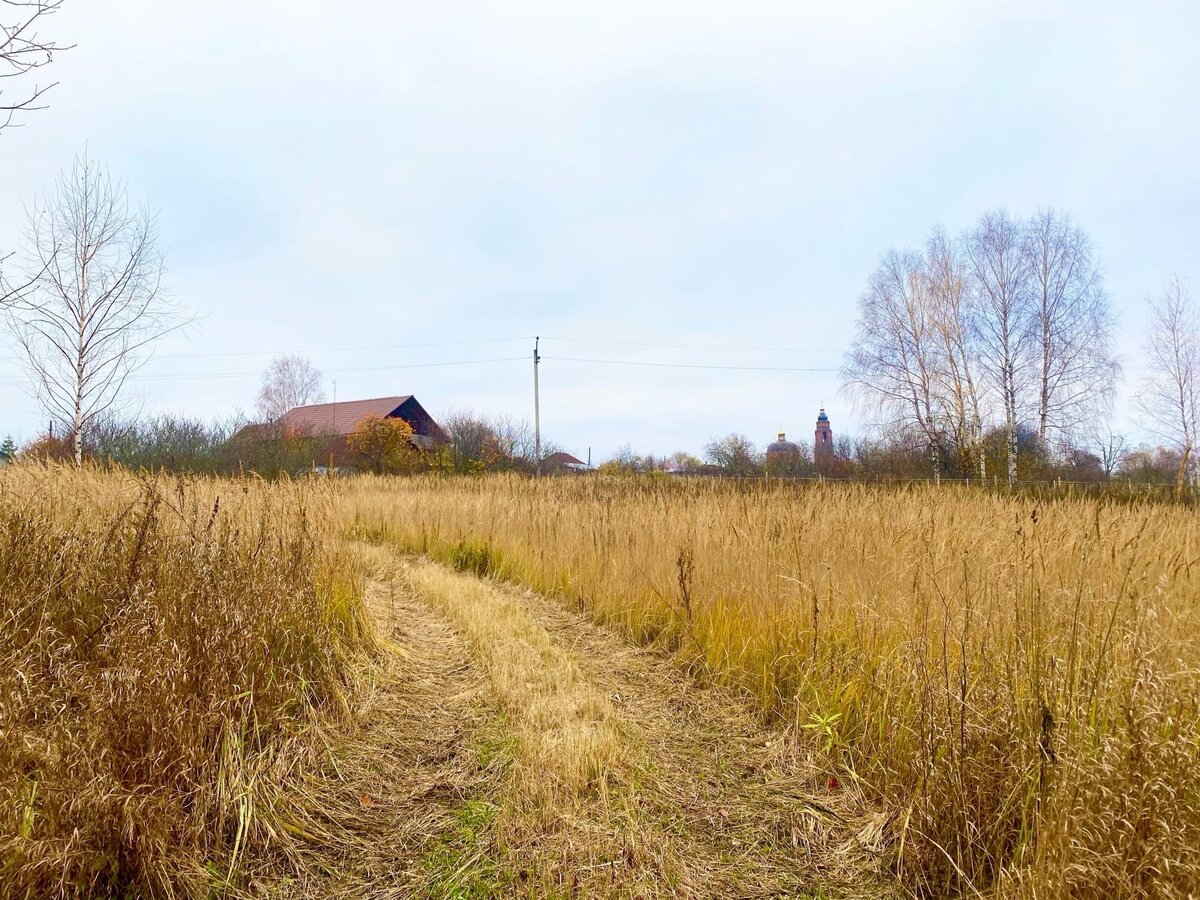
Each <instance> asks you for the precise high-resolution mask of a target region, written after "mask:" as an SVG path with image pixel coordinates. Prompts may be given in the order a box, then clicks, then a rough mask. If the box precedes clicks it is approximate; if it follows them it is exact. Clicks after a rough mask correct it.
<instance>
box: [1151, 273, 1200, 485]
mask: <svg viewBox="0 0 1200 900" xmlns="http://www.w3.org/2000/svg"><path fill="white" fill-rule="evenodd" d="M1149 305H1150V327H1149V331H1148V333H1147V336H1146V347H1145V363H1146V368H1147V375H1146V379H1145V382H1144V383H1143V385H1142V390H1141V393H1140V394H1139V396H1138V401H1139V403H1140V405H1141V407H1142V409H1143V410H1144V411H1145V413H1146V416H1147V418H1148V419H1149V424H1150V425H1151V426H1152V428H1153V429H1154V430H1155V431H1156V432H1157V433H1158V434H1159V435H1160V436H1162V437H1163V438H1165V439H1166V440H1168V441H1170V442H1171V443H1172V444H1173V445H1174V446H1175V447H1176V448H1177V449H1178V450H1179V451H1180V453H1182V455H1183V459H1182V463H1181V464H1180V469H1179V475H1180V479H1182V478H1184V477H1185V476H1186V474H1187V473H1188V472H1189V471H1191V470H1195V469H1196V459H1195V454H1196V442H1197V439H1198V438H1200V309H1197V307H1196V304H1195V303H1194V302H1193V300H1192V298H1191V295H1190V294H1189V293H1188V291H1187V288H1185V287H1184V285H1183V283H1182V282H1181V281H1180V280H1179V279H1178V278H1176V279H1175V280H1173V281H1172V282H1170V283H1169V284H1168V285H1167V287H1166V288H1165V289H1164V290H1163V293H1162V296H1161V297H1159V298H1158V299H1157V300H1156V299H1154V298H1150V299H1149Z"/></svg>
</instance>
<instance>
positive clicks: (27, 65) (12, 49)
mask: <svg viewBox="0 0 1200 900" xmlns="http://www.w3.org/2000/svg"><path fill="white" fill-rule="evenodd" d="M61 6H62V0H2V2H0V80H3V82H7V80H8V79H20V78H21V76H23V75H27V74H28V73H30V72H32V71H34V70H35V69H41V68H43V67H45V66H48V65H50V63H51V62H53V61H54V54H55V53H56V52H58V51H59V50H66V49H69V48H67V47H63V46H60V45H59V44H57V43H55V42H54V41H52V40H48V39H46V38H44V37H42V35H41V34H40V33H39V32H38V26H39V25H41V24H43V23H44V22H45V20H46V18H47V17H48V16H50V15H52V14H54V13H56V12H58V10H59V8H60V7H61ZM52 87H54V85H53V84H44V85H38V84H34V85H33V86H32V87H30V88H28V89H27V90H23V91H21V92H20V93H18V94H17V95H16V96H12V95H11V93H10V92H9V91H8V90H7V89H6V88H0V129H4V128H7V127H8V126H10V125H12V124H14V119H15V117H16V116H17V114H18V113H21V112H30V111H33V110H38V109H44V108H45V107H44V106H42V105H40V104H41V102H42V98H43V95H44V94H45V93H46V91H48V90H50V88H52Z"/></svg>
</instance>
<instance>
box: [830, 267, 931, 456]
mask: <svg viewBox="0 0 1200 900" xmlns="http://www.w3.org/2000/svg"><path fill="white" fill-rule="evenodd" d="M858 312H859V318H858V330H857V333H856V335H855V339H854V343H853V344H852V345H851V348H850V352H849V354H848V355H847V359H846V364H845V365H844V366H843V369H842V376H843V378H844V380H845V382H846V385H847V388H848V390H849V391H850V392H851V393H852V394H853V395H854V396H855V397H856V399H857V400H858V401H859V402H860V403H861V404H862V405H864V406H865V407H867V408H872V409H875V410H878V411H879V412H881V413H883V414H885V415H887V416H890V417H891V418H890V422H889V423H888V424H890V425H892V426H900V427H908V428H911V429H914V430H915V431H917V432H918V433H919V434H920V435H921V436H922V438H923V440H924V442H925V445H926V447H927V448H928V450H929V452H930V455H931V457H933V458H934V459H936V458H937V456H938V453H939V450H940V447H941V445H942V434H941V423H940V420H941V410H940V408H939V404H938V400H939V397H938V385H937V379H938V373H939V372H940V370H941V368H942V364H943V361H942V360H941V359H940V353H939V350H940V348H939V344H938V339H937V338H938V336H937V333H936V329H935V328H934V324H933V322H932V313H933V310H932V307H931V296H930V292H929V279H928V277H927V274H926V272H925V269H924V261H923V260H922V259H921V257H920V255H919V254H916V253H913V252H911V251H896V250H892V251H889V252H888V253H887V255H886V256H884V258H883V260H882V262H881V263H880V265H879V268H878V269H876V271H875V274H874V275H872V276H871V281H870V283H869V284H868V285H867V289H866V291H865V292H864V293H863V295H862V297H860V298H859V301H858Z"/></svg>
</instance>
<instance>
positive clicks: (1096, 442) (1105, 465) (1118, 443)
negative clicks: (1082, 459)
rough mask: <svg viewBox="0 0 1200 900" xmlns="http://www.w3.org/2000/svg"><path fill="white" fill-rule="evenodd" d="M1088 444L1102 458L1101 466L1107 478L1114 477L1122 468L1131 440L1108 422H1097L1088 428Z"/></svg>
mask: <svg viewBox="0 0 1200 900" xmlns="http://www.w3.org/2000/svg"><path fill="white" fill-rule="evenodd" d="M1087 434H1088V444H1089V445H1090V446H1091V447H1092V448H1093V449H1094V450H1095V451H1096V456H1097V457H1098V458H1099V459H1100V468H1101V470H1102V471H1103V472H1104V477H1105V478H1112V477H1113V476H1114V475H1116V474H1117V472H1119V471H1120V470H1121V466H1122V465H1123V464H1124V462H1125V457H1126V456H1127V455H1128V454H1129V441H1128V440H1127V439H1126V438H1125V435H1123V434H1121V433H1120V432H1118V431H1114V430H1113V429H1112V427H1111V426H1110V425H1109V424H1108V423H1101V422H1097V423H1096V424H1095V425H1094V426H1093V427H1091V428H1089V429H1087Z"/></svg>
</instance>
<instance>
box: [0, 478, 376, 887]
mask: <svg viewBox="0 0 1200 900" xmlns="http://www.w3.org/2000/svg"><path fill="white" fill-rule="evenodd" d="M331 502H332V496H331V493H330V491H329V490H328V488H327V487H326V486H323V485H316V484H306V485H294V484H286V483H277V484H273V485H269V484H266V483H264V482H262V481H261V480H250V479H245V480H240V481H232V480H230V481H214V480H199V481H189V480H185V479H175V478H166V477H150V476H147V477H145V478H138V477H135V476H133V475H129V474H121V473H119V472H111V473H102V472H97V471H91V470H86V469H85V470H84V471H82V472H79V471H76V470H74V469H73V468H65V467H59V466H55V465H51V466H36V465H21V466H12V467H9V468H6V469H3V470H0V635H3V641H0V885H2V887H3V890H2V893H3V894H4V896H5V897H46V896H79V897H93V896H110V895H111V896H155V897H171V896H176V895H184V896H212V895H214V893H215V892H218V891H220V890H221V889H222V887H223V886H224V885H225V884H227V883H229V882H230V881H231V880H234V881H236V874H237V870H238V862H239V858H240V856H241V855H243V854H245V853H246V852H247V851H248V850H249V849H251V848H254V847H256V846H261V845H262V844H263V843H264V842H266V841H267V840H268V839H270V840H271V841H273V844H274V846H275V847H276V848H278V847H280V845H282V844H286V842H287V839H288V835H289V811H288V804H287V791H286V789H287V785H288V779H289V777H290V774H291V773H293V772H294V771H296V770H297V769H298V768H300V767H301V766H300V763H301V762H302V761H303V759H304V758H305V757H306V755H307V754H309V753H310V751H311V750H312V748H313V747H314V745H315V743H316V742H317V738H318V733H319V731H320V729H321V726H322V723H325V722H330V721H333V720H336V719H338V718H339V717H341V716H342V715H344V712H345V709H346V706H347V697H348V696H349V695H350V693H351V690H352V687H353V685H351V684H350V683H349V682H348V678H347V676H346V674H345V673H346V672H347V666H346V663H347V660H348V658H349V657H350V656H351V655H353V654H355V653H356V652H357V651H358V650H359V649H361V648H363V647H365V646H366V645H367V644H368V643H369V642H370V639H369V637H368V634H367V631H366V630H365V623H364V622H363V620H362V619H361V618H360V617H361V606H360V588H359V586H358V585H357V584H356V580H355V578H354V577H353V571H352V568H351V567H350V565H349V563H348V561H347V560H346V559H345V558H344V557H342V556H341V555H340V552H339V550H338V543H337V541H336V540H335V539H334V535H333V533H332V529H331V527H330V524H329V522H330V510H331Z"/></svg>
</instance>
